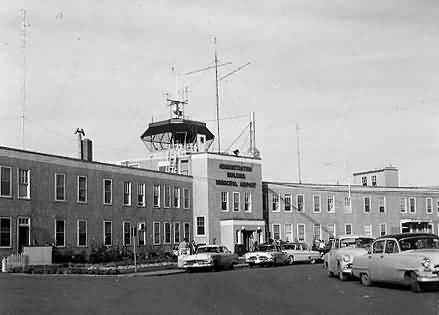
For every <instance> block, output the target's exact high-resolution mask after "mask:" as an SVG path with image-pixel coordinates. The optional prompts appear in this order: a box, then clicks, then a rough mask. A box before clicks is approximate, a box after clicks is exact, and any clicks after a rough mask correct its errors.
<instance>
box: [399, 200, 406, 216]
mask: <svg viewBox="0 0 439 315" xmlns="http://www.w3.org/2000/svg"><path fill="white" fill-rule="evenodd" d="M399 205H400V206H399V207H400V210H401V213H407V198H401V199H400V200H399Z"/></svg>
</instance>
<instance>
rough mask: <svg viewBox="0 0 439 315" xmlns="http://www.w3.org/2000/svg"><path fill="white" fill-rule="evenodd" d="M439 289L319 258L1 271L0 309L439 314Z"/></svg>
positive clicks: (32, 311) (33, 311) (9, 311)
mask: <svg viewBox="0 0 439 315" xmlns="http://www.w3.org/2000/svg"><path fill="white" fill-rule="evenodd" d="M438 303H439V292H424V293H420V294H416V293H412V292H411V291H409V290H408V289H405V288H404V287H394V286H392V287H389V286H380V287H368V288H367V287H363V286H361V285H360V283H359V282H357V281H347V282H341V281H339V280H338V279H334V278H328V277H327V276H326V273H325V272H324V271H323V270H322V266H321V265H320V264H317V265H293V266H285V267H276V268H254V269H246V268H245V269H240V270H234V271H223V272H210V273H209V272H200V273H191V274H189V273H183V274H174V275H166V276H152V277H114V276H113V277H111V276H104V277H88V276H43V275H41V276H39V275H36V276H23V275H13V274H0V314H2V315H4V314H190V315H196V314H209V315H213V314H227V315H232V314H337V315H341V314H398V315H401V314H416V315H417V314H423V315H426V314H435V315H437V314H439V308H438V307H439V306H438Z"/></svg>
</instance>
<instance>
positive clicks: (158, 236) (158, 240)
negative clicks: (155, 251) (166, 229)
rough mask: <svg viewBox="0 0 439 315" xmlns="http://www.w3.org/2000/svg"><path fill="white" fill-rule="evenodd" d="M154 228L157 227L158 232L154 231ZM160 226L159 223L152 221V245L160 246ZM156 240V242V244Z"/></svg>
mask: <svg viewBox="0 0 439 315" xmlns="http://www.w3.org/2000/svg"><path fill="white" fill-rule="evenodd" d="M156 226H158V231H156V230H157V229H156ZM160 226H161V224H160V222H159V221H154V222H152V244H153V245H160V244H161V233H160V232H161V231H160V230H161V228H160ZM156 232H158V234H157V239H156ZM156 240H157V242H156Z"/></svg>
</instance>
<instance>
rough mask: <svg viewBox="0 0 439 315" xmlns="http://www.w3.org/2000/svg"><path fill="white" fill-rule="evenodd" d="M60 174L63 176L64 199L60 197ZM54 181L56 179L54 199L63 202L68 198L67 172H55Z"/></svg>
mask: <svg viewBox="0 0 439 315" xmlns="http://www.w3.org/2000/svg"><path fill="white" fill-rule="evenodd" d="M58 176H62V177H63V184H62V188H63V199H58V186H57V184H58V179H57V178H58ZM54 181H55V183H54V184H55V196H54V200H55V201H58V202H63V201H66V200H67V194H66V174H65V173H55V174H54Z"/></svg>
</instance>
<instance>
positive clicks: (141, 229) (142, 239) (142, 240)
mask: <svg viewBox="0 0 439 315" xmlns="http://www.w3.org/2000/svg"><path fill="white" fill-rule="evenodd" d="M138 235H139V246H143V245H146V223H145V222H140V223H139V226H138Z"/></svg>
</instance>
